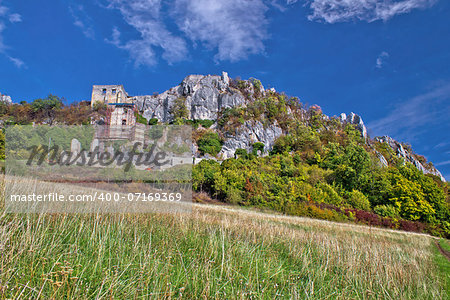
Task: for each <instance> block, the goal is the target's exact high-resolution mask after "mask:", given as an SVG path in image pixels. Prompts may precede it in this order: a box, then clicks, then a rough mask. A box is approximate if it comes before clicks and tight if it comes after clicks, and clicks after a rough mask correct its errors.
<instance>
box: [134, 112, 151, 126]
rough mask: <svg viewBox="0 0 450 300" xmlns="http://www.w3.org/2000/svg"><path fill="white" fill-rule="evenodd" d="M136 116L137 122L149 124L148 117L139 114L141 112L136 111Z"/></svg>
mask: <svg viewBox="0 0 450 300" xmlns="http://www.w3.org/2000/svg"><path fill="white" fill-rule="evenodd" d="M135 116H136V122H138V123H141V124H144V125H147V123H148V122H147V119H146V118H144V117H143V116H142V115H141V114H139V113H137V112H136V113H135Z"/></svg>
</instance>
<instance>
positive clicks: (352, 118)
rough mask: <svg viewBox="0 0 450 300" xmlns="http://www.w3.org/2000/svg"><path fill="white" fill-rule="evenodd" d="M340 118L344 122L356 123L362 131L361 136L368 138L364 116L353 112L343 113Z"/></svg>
mask: <svg viewBox="0 0 450 300" xmlns="http://www.w3.org/2000/svg"><path fill="white" fill-rule="evenodd" d="M340 120H341V122H342V123H349V124H353V125H356V128H357V129H358V130H359V131H360V132H361V136H362V137H363V138H364V139H366V138H367V128H366V126H365V125H364V122H363V120H362V118H361V117H360V116H359V115H357V114H355V113H353V112H351V113H350V114H349V115H346V114H345V113H342V114H341V116H340Z"/></svg>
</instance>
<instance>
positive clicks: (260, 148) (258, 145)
mask: <svg viewBox="0 0 450 300" xmlns="http://www.w3.org/2000/svg"><path fill="white" fill-rule="evenodd" d="M252 148H253V150H252V153H253V155H255V156H258V151H261V154H263V153H264V144H263V143H261V142H256V143H254V144H253V146H252Z"/></svg>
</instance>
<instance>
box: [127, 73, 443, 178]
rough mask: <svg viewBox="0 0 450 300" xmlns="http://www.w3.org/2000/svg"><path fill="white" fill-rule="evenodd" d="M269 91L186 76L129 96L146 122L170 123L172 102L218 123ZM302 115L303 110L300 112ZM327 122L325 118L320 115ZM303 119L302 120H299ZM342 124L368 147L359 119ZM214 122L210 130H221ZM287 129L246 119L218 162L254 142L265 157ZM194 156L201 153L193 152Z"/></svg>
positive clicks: (193, 116)
mask: <svg viewBox="0 0 450 300" xmlns="http://www.w3.org/2000/svg"><path fill="white" fill-rule="evenodd" d="M275 93H276V91H275V90H274V89H273V88H272V89H270V90H267V91H266V90H265V89H264V87H263V85H262V84H261V83H260V82H259V80H256V79H249V80H239V81H234V80H232V79H230V78H229V77H228V74H227V73H226V72H222V75H220V76H219V75H189V76H187V77H186V78H184V79H183V81H182V82H181V83H180V84H179V85H177V86H175V87H173V88H171V89H169V90H167V91H165V92H163V93H161V94H154V95H147V96H135V97H132V98H133V101H134V102H135V104H136V107H137V108H138V110H139V112H140V113H141V114H142V116H143V117H145V118H146V119H147V120H150V119H157V120H158V121H159V122H164V123H169V122H172V121H173V120H174V115H173V107H174V105H175V103H180V102H181V103H182V104H183V105H184V106H185V108H186V113H187V116H186V118H187V119H190V120H214V121H216V120H218V118H219V116H220V113H221V112H223V111H224V110H226V109H227V108H236V107H246V106H247V105H248V104H249V103H251V102H252V101H254V100H255V99H257V98H258V97H259V98H261V97H264V96H266V95H271V94H275ZM302 114H303V115H307V114H306V110H303V111H302ZM290 115H291V111H290V109H289V108H288V111H287V117H288V118H289V117H290ZM323 117H324V118H326V119H329V118H328V116H325V115H324V116H323ZM302 118H304V117H302ZM336 119H337V120H338V121H339V122H341V124H352V125H354V126H355V128H356V129H357V130H359V131H360V132H361V136H362V137H363V139H364V140H365V141H366V142H368V143H369V144H370V140H369V139H368V135H367V129H366V126H365V125H364V122H363V120H362V118H361V117H360V116H359V115H357V114H355V113H353V112H351V113H350V114H348V115H347V114H345V113H342V114H341V115H340V116H339V117H338V118H336ZM218 128H219V127H218V125H217V122H216V123H215V124H214V125H213V126H212V127H211V129H212V130H215V131H220V130H219V129H218ZM286 133H287V132H286V130H283V129H282V126H280V125H279V123H278V122H277V121H276V120H275V121H272V122H271V123H270V124H267V122H265V123H263V122H261V121H260V120H246V121H245V122H242V124H241V125H240V126H238V127H236V128H234V129H233V130H232V131H225V132H222V136H223V146H222V150H221V151H220V152H219V154H218V158H219V159H226V158H230V157H233V156H234V154H235V151H236V150H237V149H246V150H248V151H250V150H252V145H253V144H254V143H256V142H261V143H263V144H264V153H263V155H267V154H268V153H269V151H270V150H271V149H272V147H273V145H274V143H275V140H276V139H277V138H278V137H280V136H281V135H283V134H286ZM375 140H376V141H378V142H382V143H387V144H388V145H389V146H390V147H391V148H392V149H393V150H394V151H395V153H396V154H397V155H398V156H399V157H403V158H404V159H405V160H407V161H409V162H411V163H412V164H413V165H414V166H416V168H418V169H419V170H421V171H422V172H424V173H430V174H433V175H436V176H439V177H440V178H441V179H442V180H444V177H443V176H442V175H441V173H440V172H439V171H438V170H437V169H436V168H434V167H433V166H428V165H427V166H426V167H425V166H424V165H423V164H422V163H421V162H420V161H418V160H417V158H416V157H415V156H414V155H413V154H412V153H410V152H408V151H407V150H406V149H404V147H403V146H402V145H401V144H400V143H399V142H397V141H395V140H394V139H392V138H390V137H387V136H384V137H378V138H376V139H375ZM193 149H195V151H194V152H196V153H194V154H195V156H196V157H199V156H200V153H198V151H196V149H197V148H196V147H195V145H194V147H193ZM373 150H374V153H375V154H376V155H377V157H378V158H379V160H380V162H381V164H382V165H384V166H387V165H388V162H387V160H386V158H385V157H384V156H383V155H382V154H381V153H379V152H378V151H376V150H375V149H373Z"/></svg>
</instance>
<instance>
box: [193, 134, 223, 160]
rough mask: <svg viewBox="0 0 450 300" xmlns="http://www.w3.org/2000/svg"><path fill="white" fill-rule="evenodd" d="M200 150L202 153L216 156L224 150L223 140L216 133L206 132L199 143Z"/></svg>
mask: <svg viewBox="0 0 450 300" xmlns="http://www.w3.org/2000/svg"><path fill="white" fill-rule="evenodd" d="M197 145H198V150H199V151H200V152H201V153H202V154H205V153H209V154H211V155H213V156H216V155H217V154H218V153H219V152H220V150H221V149H222V140H221V139H220V138H219V135H218V134H217V133H215V132H206V133H205V134H203V135H202V136H201V137H200V138H199V140H198V141H197Z"/></svg>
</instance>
